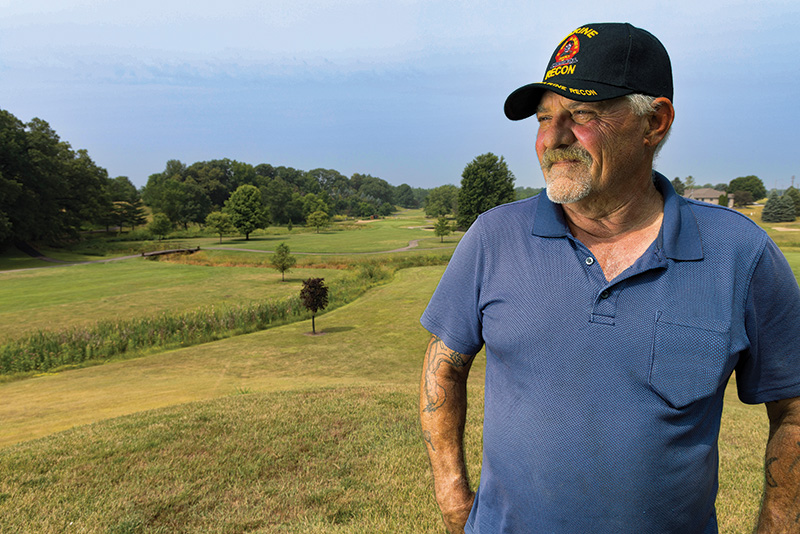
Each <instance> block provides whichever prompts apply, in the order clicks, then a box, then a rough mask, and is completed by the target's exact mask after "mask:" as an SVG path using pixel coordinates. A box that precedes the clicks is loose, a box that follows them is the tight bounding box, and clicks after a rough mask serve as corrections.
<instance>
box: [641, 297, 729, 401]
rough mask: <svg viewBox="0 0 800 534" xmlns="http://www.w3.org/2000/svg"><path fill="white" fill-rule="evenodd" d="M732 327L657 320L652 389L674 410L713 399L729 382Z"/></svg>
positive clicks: (707, 321) (662, 316)
mask: <svg viewBox="0 0 800 534" xmlns="http://www.w3.org/2000/svg"><path fill="white" fill-rule="evenodd" d="M729 346H730V327H729V326H728V325H726V324H724V323H723V322H721V321H715V320H713V319H704V318H696V317H689V318H676V317H670V316H667V315H665V314H663V313H661V312H659V313H658V315H657V317H656V324H655V335H654V339H653V352H652V359H651V364H650V377H649V383H650V387H651V388H652V389H653V391H655V392H656V393H657V394H658V395H659V396H660V397H661V398H662V399H664V400H665V401H666V402H667V403H668V404H669V405H670V406H672V407H673V408H678V409H680V408H684V407H686V406H688V405H689V404H691V403H693V402H695V401H697V400H700V399H703V398H706V397H709V396H711V395H713V394H714V393H715V392H716V391H717V390H718V389H719V387H720V386H721V385H722V384H723V383H724V382H725V381H727V379H728V376H729V374H730V372H731V370H732V367H731V366H730V363H729Z"/></svg>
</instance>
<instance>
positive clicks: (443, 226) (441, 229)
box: [433, 217, 451, 243]
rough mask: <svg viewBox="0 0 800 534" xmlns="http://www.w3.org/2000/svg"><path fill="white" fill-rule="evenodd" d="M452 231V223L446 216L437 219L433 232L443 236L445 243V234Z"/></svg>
mask: <svg viewBox="0 0 800 534" xmlns="http://www.w3.org/2000/svg"><path fill="white" fill-rule="evenodd" d="M450 232H451V228H450V224H449V223H448V222H447V219H445V218H444V217H439V218H438V219H437V220H436V225H435V226H434V227H433V233H434V234H436V235H437V236H439V237H441V238H442V240H441V242H442V243H444V236H446V235H450Z"/></svg>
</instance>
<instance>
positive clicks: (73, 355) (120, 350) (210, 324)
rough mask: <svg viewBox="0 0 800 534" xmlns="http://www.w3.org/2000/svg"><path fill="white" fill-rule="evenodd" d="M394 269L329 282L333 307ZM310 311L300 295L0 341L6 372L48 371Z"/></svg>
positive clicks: (1, 370)
mask: <svg viewBox="0 0 800 534" xmlns="http://www.w3.org/2000/svg"><path fill="white" fill-rule="evenodd" d="M391 276H392V270H389V269H386V268H385V267H384V266H382V265H381V264H379V263H372V262H367V263H362V264H359V265H358V268H356V269H353V270H352V271H351V272H350V273H348V275H346V276H343V277H341V278H339V279H337V280H335V281H334V282H333V283H331V284H330V285H329V298H328V307H327V310H332V309H335V308H338V307H340V306H343V305H344V304H347V303H349V302H352V301H354V300H355V299H357V298H358V297H359V296H361V295H362V294H363V293H364V292H365V291H366V290H367V289H369V288H370V287H373V286H375V285H377V284H380V283H383V282H385V281H387V280H389V279H390V278H391ZM308 317H310V314H309V313H308V311H307V310H306V309H305V308H304V307H303V305H302V304H301V303H300V299H299V296H292V297H287V298H281V299H272V300H267V301H264V302H256V303H251V304H246V305H240V306H230V307H215V306H210V307H206V308H201V309H199V310H194V311H190V312H184V313H169V312H162V313H160V314H158V315H154V316H151V317H140V318H135V319H122V320H110V321H100V322H97V323H95V324H93V325H90V326H84V327H73V328H69V329H65V330H60V331H50V330H37V331H35V332H33V333H31V334H28V335H27V336H25V337H23V338H20V339H17V340H13V341H10V342H8V343H6V344H4V345H2V346H0V374H6V375H8V374H17V375H19V374H25V373H31V372H45V371H49V370H53V369H57V368H63V367H68V366H80V365H84V364H86V363H87V362H88V363H92V362H101V361H105V360H109V359H111V358H119V357H133V356H136V355H139V354H141V353H142V352H145V351H147V350H152V349H156V348H157V349H168V348H173V347H181V346H183V347H186V346H190V345H197V344H200V343H206V342H209V341H214V340H217V339H222V338H225V337H230V336H232V335H238V334H245V333H249V332H255V331H257V330H263V329H265V328H268V327H271V326H276V325H280V324H285V323H287V322H292V321H298V320H303V319H306V318H308Z"/></svg>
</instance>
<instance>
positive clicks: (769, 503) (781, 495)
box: [755, 397, 800, 534]
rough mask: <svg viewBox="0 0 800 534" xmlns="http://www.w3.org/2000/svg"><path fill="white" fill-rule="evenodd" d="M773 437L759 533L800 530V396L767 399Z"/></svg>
mask: <svg viewBox="0 0 800 534" xmlns="http://www.w3.org/2000/svg"><path fill="white" fill-rule="evenodd" d="M767 415H768V416H769V441H768V442H767V452H766V457H765V469H764V498H763V502H762V504H761V515H760V516H759V518H758V526H757V527H756V531H755V532H756V534H790V533H792V534H797V533H800V397H798V398H794V399H786V400H782V401H776V402H768V403H767Z"/></svg>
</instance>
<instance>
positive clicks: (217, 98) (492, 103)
mask: <svg viewBox="0 0 800 534" xmlns="http://www.w3.org/2000/svg"><path fill="white" fill-rule="evenodd" d="M603 3H604V2H597V0H576V1H559V2H543V1H538V0H527V1H519V0H487V1H466V0H465V1H455V0H427V1H423V0H387V1H378V0H372V1H366V0H338V1H337V0H284V1H275V0H227V1H223V2H219V1H214V2H210V1H207V0H180V1H179V0H158V1H154V0H137V1H135V2H131V1H130V0H125V1H117V0H105V1H104V0H10V1H9V0H0V109H5V110H7V111H9V112H11V113H12V114H14V115H15V116H16V117H17V118H19V119H20V120H22V121H24V122H27V121H29V120H31V119H32V118H33V117H40V118H42V119H44V120H46V121H47V122H49V123H50V125H51V126H52V127H53V128H54V129H55V130H56V132H57V133H58V134H59V135H60V136H61V138H62V139H64V140H66V141H68V142H69V143H70V144H71V145H72V147H73V148H75V149H79V148H85V149H87V150H88V151H89V154H90V155H91V156H92V158H93V159H94V160H95V162H96V163H97V164H98V165H100V166H102V167H105V168H106V169H108V172H109V174H110V176H112V177H114V176H120V175H124V176H128V177H130V179H131V180H132V181H133V183H134V184H136V185H137V186H141V185H144V184H145V183H146V181H147V177H148V176H149V175H150V174H153V173H156V172H161V171H162V170H163V169H164V167H165V164H166V161H167V160H169V159H179V160H181V161H183V162H184V163H194V162H195V161H204V160H210V159H219V158H226V157H227V158H231V159H236V160H239V161H244V162H248V163H252V164H258V163H270V164H272V165H275V166H278V165H286V166H291V167H295V168H299V169H303V170H310V169H314V168H318V167H323V168H327V169H336V170H338V171H339V172H341V173H342V174H345V175H346V176H350V175H352V174H353V173H356V172H359V173H363V174H371V175H373V176H377V177H380V178H383V179H385V180H387V181H388V182H389V183H392V184H394V185H400V184H401V183H408V184H410V185H412V186H415V187H434V186H437V185H441V184H445V183H453V184H458V183H459V181H460V178H461V172H462V171H463V169H464V166H465V165H467V164H468V163H469V162H470V161H471V160H472V159H473V158H474V157H476V156H478V155H479V154H483V153H486V152H494V153H495V154H498V155H502V156H504V157H505V159H506V161H507V162H508V165H509V167H510V169H511V170H512V172H513V173H514V174H515V176H516V178H517V185H522V186H533V187H540V186H542V185H543V181H542V177H541V172H540V171H539V169H538V165H537V163H536V156H535V153H534V150H533V142H534V136H535V122H534V120H530V119H529V120H526V121H521V122H511V121H509V120H507V119H506V118H505V116H504V115H503V102H504V101H505V98H506V96H508V94H509V93H510V92H511V91H512V90H514V89H516V88H517V87H519V86H521V85H524V84H526V83H529V82H532V81H540V80H541V78H542V75H543V73H544V69H545V65H546V63H547V60H548V59H549V57H550V55H551V53H552V52H553V49H554V48H555V46H556V44H557V43H558V42H559V41H560V40H561V39H562V38H563V37H564V36H565V35H566V34H567V33H569V32H570V31H571V30H573V29H574V28H576V27H578V26H581V25H584V24H586V23H590V22H607V21H627V22H631V23H632V24H634V25H636V26H640V27H643V28H645V29H648V30H649V31H651V32H652V33H654V34H655V35H656V36H657V37H659V39H661V41H662V42H663V43H664V45H665V46H666V48H667V50H668V51H669V53H670V56H671V58H672V64H673V73H674V78H675V107H676V112H677V118H676V122H675V125H674V127H673V133H672V137H671V139H670V141H669V143H668V144H667V145H666V146H665V147H664V150H663V151H662V153H661V157H660V159H659V161H658V162H657V168H658V169H659V170H661V171H662V172H663V173H664V174H666V175H667V177H668V178H670V179H672V178H674V177H676V176H679V177H681V178H684V177H686V176H688V175H693V176H694V178H695V180H696V182H697V183H699V184H703V183H706V182H709V183H719V182H729V181H730V180H731V179H733V178H736V177H737V176H744V175H748V174H755V175H757V176H759V177H760V178H761V179H762V180H764V182H765V184H766V185H767V187H768V188H772V187H776V186H777V187H787V186H788V185H789V184H790V181H791V177H792V176H793V175H797V176H798V182H800V157H798V154H800V148H798V146H799V145H800V143H799V142H798V141H800V134H798V126H800V125H799V124H798V122H799V119H800V112H798V96H800V52H798V50H800V2H798V1H797V0H763V1H760V2H754V1H753V0H732V1H731V0H728V1H724V2H723V1H721V0H710V1H699V0H690V1H686V0H677V1H672V2H664V3H663V6H664V7H654V3H652V2H646V1H641V0H637V1H629V0H617V1H615V2H614V7H607V6H603V7H601V5H600V4H603ZM609 4H610V2H609Z"/></svg>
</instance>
